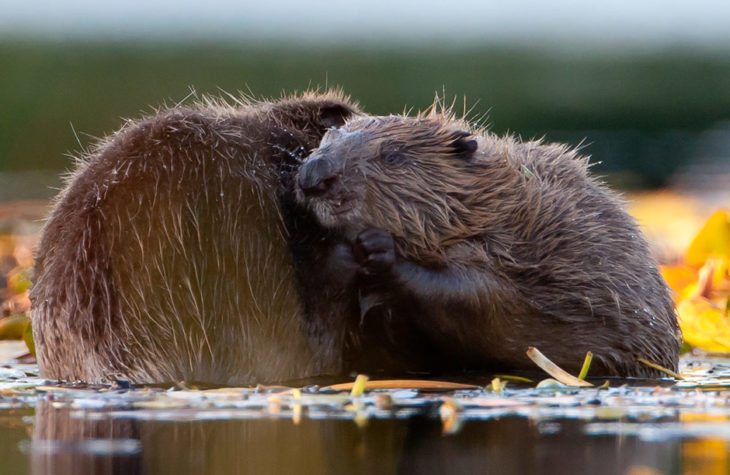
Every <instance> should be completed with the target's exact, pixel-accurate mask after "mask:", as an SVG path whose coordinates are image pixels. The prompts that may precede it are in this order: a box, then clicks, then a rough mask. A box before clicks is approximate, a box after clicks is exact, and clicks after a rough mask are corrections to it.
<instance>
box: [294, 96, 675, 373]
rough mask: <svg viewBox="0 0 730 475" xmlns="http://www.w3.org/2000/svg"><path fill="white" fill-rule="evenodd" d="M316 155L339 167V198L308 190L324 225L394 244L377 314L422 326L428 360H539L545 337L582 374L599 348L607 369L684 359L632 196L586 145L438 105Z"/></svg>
mask: <svg viewBox="0 0 730 475" xmlns="http://www.w3.org/2000/svg"><path fill="white" fill-rule="evenodd" d="M311 159H312V160H314V159H324V160H330V161H331V162H332V163H333V165H332V166H334V168H335V170H336V171H335V172H334V173H335V175H336V178H337V182H336V184H335V185H334V186H333V188H332V189H331V190H329V192H328V193H327V194H326V195H324V196H322V197H314V198H311V199H310V198H307V199H306V202H307V204H308V205H309V207H310V209H312V210H313V212H314V213H315V214H316V215H317V216H318V218H319V220H320V222H321V223H322V224H323V225H325V226H327V227H328V228H330V229H332V230H335V231H336V232H339V233H342V234H343V235H345V236H347V237H348V239H350V240H351V241H354V240H356V239H357V236H358V235H359V234H360V233H361V232H363V231H364V230H366V229H368V228H380V229H383V230H385V231H387V232H389V233H390V234H392V236H393V237H394V239H395V246H396V250H397V256H398V257H397V259H396V261H395V263H394V264H393V267H392V270H391V271H388V272H387V274H388V275H387V276H385V275H380V276H371V280H375V281H379V282H380V283H382V284H383V285H382V286H380V287H379V288H378V283H379V282H376V284H375V288H376V290H374V292H376V293H380V294H382V295H381V298H382V300H383V302H384V305H383V307H382V308H381V312H380V313H379V314H378V316H376V317H371V316H370V315H368V316H367V317H366V319H367V318H369V319H372V318H380V319H383V322H385V323H384V325H385V326H386V327H394V326H396V325H400V328H401V329H402V328H404V327H405V328H406V330H405V331H404V332H402V333H401V334H402V335H409V334H415V333H416V332H418V333H419V334H421V335H423V338H422V339H421V341H420V342H416V344H417V345H421V346H422V347H424V348H426V351H427V352H428V353H429V354H430V355H431V358H432V360H431V361H434V360H435V361H440V364H442V365H443V366H446V367H448V368H485V367H500V368H515V369H530V368H534V365H533V364H532V363H531V362H530V361H529V360H528V359H527V357H526V356H525V351H526V349H527V347H528V346H535V347H538V348H539V349H540V350H542V351H543V353H545V354H546V355H547V356H548V357H549V358H551V359H552V360H553V361H555V362H556V363H558V364H559V365H561V366H563V367H564V368H566V369H568V370H571V371H577V370H578V369H579V368H580V366H581V363H582V361H583V357H584V355H585V353H586V352H587V351H592V352H593V353H594V355H595V359H594V365H593V368H592V371H591V374H594V375H619V376H657V375H659V373H657V372H656V371H654V370H652V369H650V368H648V367H647V366H645V365H643V364H641V363H639V362H638V361H637V358H638V357H643V358H646V359H647V360H650V361H653V362H655V363H658V364H660V365H663V366H665V367H667V368H670V369H676V367H677V360H678V349H679V341H680V340H679V330H678V325H677V320H676V315H675V311H674V307H673V303H672V299H671V296H670V292H669V290H668V288H667V286H666V284H665V283H664V281H663V280H662V278H661V276H660V275H659V272H658V270H657V265H656V262H655V260H654V259H653V258H652V256H651V255H650V252H649V249H648V246H647V243H646V241H645V239H644V238H643V236H642V234H641V232H640V231H639V229H638V227H637V225H636V223H635V222H634V220H633V219H632V218H631V217H630V216H629V215H628V214H627V213H626V211H625V210H624V206H623V203H622V201H621V200H620V199H619V198H618V197H617V195H616V194H614V193H612V192H611V191H610V190H608V189H607V188H606V187H605V186H604V185H603V184H601V183H600V182H599V181H598V180H596V179H595V178H594V177H592V176H591V175H590V174H589V165H588V159H587V158H586V157H583V156H581V155H580V154H579V153H578V152H577V151H576V150H575V149H572V148H569V147H567V146H565V145H560V144H547V143H543V142H541V141H527V142H523V141H520V140H518V139H516V138H514V137H510V136H505V137H498V136H496V135H494V134H492V133H490V132H488V131H486V130H483V129H479V128H475V127H472V126H471V125H470V124H468V123H467V122H465V121H463V120H458V119H456V118H455V117H454V116H453V115H452V114H451V113H450V111H447V110H446V111H445V110H443V109H442V108H439V106H438V104H437V105H436V106H435V107H434V108H432V109H431V110H430V111H428V112H427V113H424V114H421V115H419V116H417V117H406V116H388V117H364V118H355V119H352V120H350V121H348V123H346V124H345V126H344V127H342V128H340V129H337V130H332V131H330V132H328V133H327V134H325V137H324V138H323V140H322V144H321V146H320V148H319V149H318V150H316V151H315V152H314V153H313V155H312V156H311ZM310 163H313V162H311V161H310V162H308V165H309V164H310ZM303 171H304V169H302V170H301V171H300V173H302V172H303ZM300 199H303V198H302V196H301V192H300ZM369 344H370V345H376V346H377V344H378V343H377V341H376V340H373V341H371V342H370V343H369ZM393 344H394V345H395V346H398V341H395V342H393ZM402 344H405V343H402ZM370 350H375V348H370ZM363 351H368V348H363ZM429 364H433V363H429V362H427V363H425V365H426V366H428V365H429ZM421 365H422V366H423V363H422V364H421ZM417 369H423V368H417ZM427 369H428V368H427Z"/></svg>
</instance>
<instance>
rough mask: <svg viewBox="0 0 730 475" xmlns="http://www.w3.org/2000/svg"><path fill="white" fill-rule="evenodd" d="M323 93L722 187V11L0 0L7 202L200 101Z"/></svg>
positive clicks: (462, 1)
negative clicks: (430, 114)
mask: <svg viewBox="0 0 730 475" xmlns="http://www.w3.org/2000/svg"><path fill="white" fill-rule="evenodd" d="M326 85H330V86H332V85H338V86H342V87H343V88H344V89H345V90H346V91H347V92H349V93H350V94H352V95H353V96H354V97H355V98H357V99H358V100H359V101H360V102H361V104H362V105H363V107H364V108H365V110H366V111H368V112H370V113H374V114H387V113H398V112H402V111H403V110H404V109H405V108H406V107H408V108H413V109H414V110H417V109H422V108H425V107H427V106H428V105H429V104H430V103H431V101H432V100H433V97H434V94H435V93H439V94H443V93H445V94H446V97H448V98H451V99H455V100H456V104H457V105H458V106H457V108H459V109H461V107H462V104H464V103H466V107H467V109H469V110H471V116H472V117H474V118H477V119H482V120H483V121H485V122H486V123H488V124H490V126H491V128H492V129H493V130H494V131H496V132H499V133H505V132H511V133H516V134H519V135H520V136H522V137H524V138H531V137H542V136H545V137H546V138H547V139H548V140H556V141H566V142H569V143H572V144H576V145H577V144H583V145H582V146H583V150H584V153H586V154H590V155H591V156H592V157H593V161H594V162H596V163H597V165H596V167H595V170H596V171H597V172H598V173H600V174H603V175H606V176H607V179H608V180H609V181H610V182H611V183H612V184H614V185H616V186H618V187H620V188H625V189H636V188H655V187H667V186H671V187H680V188H685V189H699V190H706V189H714V188H721V187H723V186H725V187H730V172H729V170H730V3H728V2H727V1H725V0H699V1H693V2H678V1H666V0H664V1H659V0H644V1H641V2H636V1H635V0H614V1H612V2H598V3H596V2H589V3H586V2H580V1H577V0H563V1H558V2H542V1H540V0H519V1H514V2H489V1H482V0H456V1H451V2H436V1H432V0H420V1H403V2H395V1H387V0H369V1H348V2H331V1H321V0H316V1H310V2H299V1H296V0H289V1H278V2H273V1H272V2H255V3H250V2H239V1H234V0H227V1H225V0H223V1H221V0H219V1H211V2H199V1H195V2H193V1H189V0H156V1H155V0H126V1H109V2H98V1H92V0H83V1H63V2H59V1H57V0H35V1H32V2H17V1H8V0H0V201H8V200H27V199H44V198H48V197H50V196H52V195H53V194H54V193H55V188H57V187H58V186H59V179H58V176H59V172H60V171H63V170H65V169H68V168H69V167H70V166H71V164H72V161H71V159H70V158H69V154H73V153H75V152H77V151H79V150H80V149H82V148H83V147H84V146H86V145H88V144H89V143H91V142H93V137H99V136H103V135H105V134H108V133H110V132H112V131H114V130H115V129H116V128H117V127H119V126H120V124H121V122H122V118H127V117H138V116H140V115H141V114H143V113H145V112H150V111H151V110H152V109H153V108H154V107H156V106H159V105H161V104H163V103H167V104H175V103H177V102H180V101H184V100H190V98H189V96H190V95H191V92H192V91H194V92H195V93H197V94H205V93H213V94H220V93H221V91H227V92H230V93H233V94H236V93H237V91H246V92H248V93H251V94H253V95H256V96H278V95H279V94H280V93H281V92H282V91H294V90H301V89H304V88H307V87H316V86H326ZM186 98H187V99H186Z"/></svg>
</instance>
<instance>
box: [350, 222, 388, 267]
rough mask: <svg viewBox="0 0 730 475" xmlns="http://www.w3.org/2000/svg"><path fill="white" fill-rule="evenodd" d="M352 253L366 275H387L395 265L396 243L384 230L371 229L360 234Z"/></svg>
mask: <svg viewBox="0 0 730 475" xmlns="http://www.w3.org/2000/svg"><path fill="white" fill-rule="evenodd" d="M352 252H353V255H354V257H355V261H356V262H357V263H358V264H359V265H360V268H361V272H362V273H363V274H365V275H376V274H383V273H387V272H389V271H390V270H391V269H392V268H393V265H394V264H395V241H394V240H393V236H392V235H391V234H390V233H389V232H388V231H385V230H384V229H378V228H369V229H366V230H365V231H363V232H361V233H360V234H358V236H357V238H356V239H355V244H354V245H353V249H352Z"/></svg>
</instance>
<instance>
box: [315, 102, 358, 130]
mask: <svg viewBox="0 0 730 475" xmlns="http://www.w3.org/2000/svg"><path fill="white" fill-rule="evenodd" d="M352 112H353V111H352V109H350V108H349V107H347V106H345V105H342V104H328V105H325V106H322V107H320V108H319V124H320V125H321V126H322V127H323V128H325V129H331V128H333V127H334V128H339V127H342V126H343V125H345V121H346V120H347V119H349V118H350V116H351V115H352Z"/></svg>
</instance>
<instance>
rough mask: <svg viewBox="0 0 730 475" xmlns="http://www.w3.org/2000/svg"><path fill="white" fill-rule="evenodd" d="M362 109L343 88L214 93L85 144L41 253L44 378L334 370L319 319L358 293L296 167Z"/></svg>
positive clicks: (230, 380) (335, 360) (224, 378)
mask: <svg viewBox="0 0 730 475" xmlns="http://www.w3.org/2000/svg"><path fill="white" fill-rule="evenodd" d="M356 114H360V112H359V109H358V106H357V104H355V103H354V102H353V101H351V100H350V99H349V98H348V97H347V96H345V95H344V93H342V92H341V91H339V90H330V91H325V92H316V91H309V92H305V93H302V94H298V95H293V96H288V97H283V98H281V99H279V100H274V101H266V100H261V101H255V100H246V99H244V100H238V101H237V102H236V103H235V104H228V103H226V102H224V101H223V100H216V99H205V100H203V101H200V102H199V103H196V104H193V105H190V106H177V107H172V108H169V109H164V110H160V111H158V112H156V113H155V114H153V115H151V116H149V117H146V118H142V119H140V120H130V121H127V122H126V124H125V125H124V126H123V127H122V128H121V129H120V130H119V131H117V132H115V133H114V134H112V135H111V136H110V137H108V138H107V139H105V140H102V141H101V142H99V143H98V144H96V145H95V146H93V147H92V148H91V149H90V150H88V151H87V152H86V154H85V156H83V157H81V159H80V160H79V161H78V163H77V165H76V168H75V170H74V171H73V172H72V173H71V174H70V176H69V177H68V178H67V181H66V185H65V187H64V189H63V190H62V191H61V192H60V194H59V195H58V197H57V199H56V201H55V204H54V206H53V210H52V212H51V214H50V217H49V219H48V221H47V223H46V224H45V227H44V229H43V232H42V237H41V240H40V243H39V245H38V248H37V251H36V256H35V269H34V278H33V284H32V290H31V293H30V298H31V301H32V324H33V333H34V336H35V340H36V351H37V356H38V362H39V365H40V371H41V374H42V376H44V377H46V378H52V379H62V380H85V381H89V382H104V381H109V380H113V379H115V378H122V379H127V380H130V381H132V382H136V383H161V382H169V381H180V380H185V381H200V382H207V383H213V384H250V383H258V382H269V381H282V380H287V379H292V378H303V377H306V376H309V375H313V374H321V373H333V372H337V371H338V370H339V368H340V355H339V353H337V350H336V346H337V345H336V344H335V343H334V341H335V337H333V336H332V332H330V331H327V330H326V325H325V324H323V323H321V322H322V321H323V319H324V320H326V319H328V318H334V317H332V316H331V315H341V314H343V313H344V312H345V310H343V309H341V308H339V307H338V306H337V305H338V304H337V302H339V301H343V302H344V301H345V299H338V298H336V295H337V292H339V291H340V290H339V289H338V287H337V285H336V279H335V280H334V282H335V284H332V285H330V284H329V283H328V282H329V281H328V279H329V274H327V267H326V266H325V265H323V262H324V261H323V260H322V259H320V253H322V254H327V255H336V253H334V250H335V249H337V246H338V245H339V244H338V243H337V241H336V240H333V241H330V238H329V237H328V232H327V231H326V230H323V229H322V228H321V227H320V226H319V225H318V224H317V223H316V221H315V220H314V219H313V218H312V217H310V216H307V215H306V211H305V210H304V209H303V208H302V207H301V206H299V205H298V204H297V203H296V200H295V197H294V194H293V193H294V185H293V177H294V176H295V175H294V174H295V172H296V170H297V168H298V167H299V165H300V164H301V161H302V158H303V157H304V156H305V155H306V154H307V153H309V151H310V150H311V149H313V148H315V147H316V146H317V145H318V144H319V141H320V139H321V137H322V135H323V134H324V132H325V131H326V130H327V129H329V128H332V127H337V126H339V125H341V124H343V123H344V120H345V119H346V118H348V117H350V116H353V115H356ZM320 231H321V232H320ZM294 232H296V233H298V235H299V237H298V239H296V240H293V239H289V237H288V236H289V235H290V234H291V233H294ZM295 262H304V263H316V264H309V265H311V266H313V265H316V266H317V269H318V270H319V271H318V272H317V273H316V275H315V276H312V275H307V274H309V272H308V271H306V269H301V270H299V271H297V270H295V268H294V263H295ZM300 267H301V265H300ZM333 272H334V271H333ZM333 275H334V274H333ZM330 280H331V279H330ZM300 281H306V285H309V286H312V287H315V286H318V287H320V291H319V292H318V293H317V294H316V295H314V294H312V293H311V292H310V293H307V292H303V291H302V289H308V287H306V286H303V285H301V284H300ZM322 301H324V302H332V303H327V304H326V305H324V304H322V303H321V302H322ZM306 312H309V315H313V317H312V318H308V317H307V315H306V314H305V313H306Z"/></svg>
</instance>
